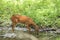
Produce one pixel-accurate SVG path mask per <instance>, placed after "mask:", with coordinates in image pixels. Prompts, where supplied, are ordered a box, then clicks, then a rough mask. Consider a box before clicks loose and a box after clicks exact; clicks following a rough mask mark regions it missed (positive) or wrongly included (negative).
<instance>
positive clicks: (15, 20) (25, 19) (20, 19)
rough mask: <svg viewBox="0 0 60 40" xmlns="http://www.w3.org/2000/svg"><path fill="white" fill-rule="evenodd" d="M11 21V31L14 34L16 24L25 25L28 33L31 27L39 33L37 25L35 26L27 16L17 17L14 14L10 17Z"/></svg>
mask: <svg viewBox="0 0 60 40" xmlns="http://www.w3.org/2000/svg"><path fill="white" fill-rule="evenodd" d="M11 21H12V31H13V32H14V27H15V26H16V24H18V23H23V24H25V25H26V27H27V29H28V31H29V32H30V30H31V26H33V28H34V29H35V31H36V32H38V31H39V27H38V25H36V23H35V22H34V21H33V20H32V18H30V17H28V16H24V15H19V14H14V15H12V17H11Z"/></svg>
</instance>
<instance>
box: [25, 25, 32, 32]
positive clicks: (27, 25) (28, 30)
mask: <svg viewBox="0 0 60 40" xmlns="http://www.w3.org/2000/svg"><path fill="white" fill-rule="evenodd" d="M26 27H27V28H28V32H29V33H31V32H30V30H31V29H30V27H29V25H26Z"/></svg>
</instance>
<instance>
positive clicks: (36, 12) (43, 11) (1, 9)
mask: <svg viewBox="0 0 60 40" xmlns="http://www.w3.org/2000/svg"><path fill="white" fill-rule="evenodd" d="M59 13H60V0H0V21H10V17H11V16H12V15H13V14H21V15H26V16H29V17H31V18H32V19H33V20H34V21H35V23H36V24H38V25H39V26H51V27H56V26H57V27H60V25H59V24H60V18H59V17H60V14H59Z"/></svg>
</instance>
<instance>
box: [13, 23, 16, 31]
mask: <svg viewBox="0 0 60 40" xmlns="http://www.w3.org/2000/svg"><path fill="white" fill-rule="evenodd" d="M15 26H16V23H12V32H14V27H15Z"/></svg>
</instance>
